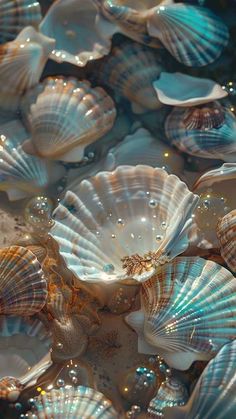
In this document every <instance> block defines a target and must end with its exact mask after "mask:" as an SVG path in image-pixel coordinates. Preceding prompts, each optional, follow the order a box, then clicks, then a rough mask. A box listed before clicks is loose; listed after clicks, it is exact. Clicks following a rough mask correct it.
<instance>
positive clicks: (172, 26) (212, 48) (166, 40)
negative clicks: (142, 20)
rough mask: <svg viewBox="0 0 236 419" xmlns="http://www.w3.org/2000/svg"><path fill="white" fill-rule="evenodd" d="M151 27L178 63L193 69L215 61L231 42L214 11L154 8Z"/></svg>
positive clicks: (171, 6)
mask: <svg viewBox="0 0 236 419" xmlns="http://www.w3.org/2000/svg"><path fill="white" fill-rule="evenodd" d="M147 28H148V33H149V35H150V36H152V37H156V38H157V39H159V41H161V42H162V44H163V45H164V46H165V48H166V49H167V50H168V51H169V52H170V54H171V55H173V57H174V58H175V59H176V60H177V61H179V62H180V63H182V64H185V65H186V66H190V67H202V66H205V65H207V64H210V63H212V62H214V61H215V60H216V59H217V58H218V57H219V56H220V55H221V53H222V51H223V49H224V48H225V46H226V45H227V43H228V39H229V32H228V28H227V26H226V25H225V24H224V23H223V21H222V20H221V19H220V18H219V17H218V16H216V15H215V14H214V13H213V12H212V11H211V10H209V9H207V8H205V7H196V6H190V5H186V4H183V3H179V4H170V5H166V6H165V5H164V6H159V7H156V8H155V9H153V13H152V14H151V15H150V16H149V18H148V22H147Z"/></svg>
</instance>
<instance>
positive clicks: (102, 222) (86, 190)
mask: <svg viewBox="0 0 236 419" xmlns="http://www.w3.org/2000/svg"><path fill="white" fill-rule="evenodd" d="M74 184H75V183H74ZM197 202H198V197H197V196H196V195H193V194H192V193H191V192H190V191H189V190H188V188H187V186H186V185H185V184H184V183H183V182H181V181H180V180H179V179H178V178H177V177H176V176H174V175H168V174H167V172H166V171H165V170H163V169H159V168H152V167H150V166H142V165H140V166H133V167H132V166H119V167H118V168H117V169H116V170H115V171H114V172H100V173H98V174H97V175H96V176H94V177H93V178H90V179H89V180H84V181H82V182H81V183H80V184H78V185H77V187H75V189H74V191H73V192H72V191H68V192H67V193H66V195H65V198H64V199H63V200H62V201H61V202H60V204H59V206H58V207H57V208H56V210H55V212H54V219H55V223H54V225H53V227H52V229H51V232H50V234H51V235H52V236H53V238H54V239H55V240H57V242H58V243H59V247H60V253H61V255H62V256H63V258H64V259H65V261H66V263H67V266H68V267H69V269H70V270H72V272H73V273H74V274H75V275H76V276H77V277H79V278H80V279H81V280H83V281H92V282H97V281H117V280H119V279H125V278H134V277H135V278H136V279H138V280H144V279H146V278H147V277H149V276H150V275H152V273H153V269H154V266H155V265H158V264H160V263H164V262H165V261H166V260H168V259H171V258H173V257H174V256H176V255H177V254H179V253H182V252H183V251H184V250H185V249H186V247H187V246H188V239H187V236H188V229H189V227H190V225H191V222H192V219H191V215H192V212H193V210H194V208H195V206H196V205H197ZM148 252H151V260H150V255H146V254H147V253H148ZM126 255H128V256H127V257H125V256H126ZM143 255H144V256H143ZM121 260H122V261H123V265H122V261H121ZM127 263H128V265H129V266H126V264H127Z"/></svg>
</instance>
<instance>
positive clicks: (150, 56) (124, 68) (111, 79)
mask: <svg viewBox="0 0 236 419" xmlns="http://www.w3.org/2000/svg"><path fill="white" fill-rule="evenodd" d="M161 71H162V64H161V63H160V61H159V59H158V58H157V56H156V53H155V51H152V50H151V49H149V48H147V47H145V46H142V45H140V44H137V43H133V42H132V43H131V42H128V41H127V42H126V43H124V44H123V45H122V46H121V47H115V48H113V50H112V52H111V55H109V57H107V58H106V59H105V60H104V62H103V64H102V66H101V68H100V80H101V81H102V82H103V83H104V84H105V85H107V86H108V87H110V88H112V89H113V90H114V92H115V93H116V94H119V95H120V96H122V97H124V98H126V99H128V100H129V101H131V102H133V103H134V105H133V110H134V111H135V112H137V113H138V112H142V111H145V110H147V109H158V108H159V107H160V106H162V105H161V104H160V102H159V100H158V98H157V94H156V92H155V90H154V88H153V86H152V84H153V82H154V81H155V80H156V79H157V78H158V77H159V75H160V73H161ZM135 105H136V106H135Z"/></svg>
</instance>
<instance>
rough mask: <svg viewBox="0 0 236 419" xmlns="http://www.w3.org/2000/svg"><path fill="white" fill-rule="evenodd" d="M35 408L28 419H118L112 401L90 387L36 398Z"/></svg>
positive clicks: (65, 389)
mask: <svg viewBox="0 0 236 419" xmlns="http://www.w3.org/2000/svg"><path fill="white" fill-rule="evenodd" d="M34 400H35V408H34V411H33V412H32V413H30V412H28V417H29V418H31V417H36V418H38V419H49V418H50V419H59V418H63V419H64V418H65V419H66V418H70V419H79V418H81V419H82V418H83V419H98V418H101V419H118V418H120V416H119V415H118V413H117V412H116V411H115V409H114V408H113V406H112V403H111V402H110V400H108V399H107V398H106V397H105V396H104V395H103V394H102V393H100V392H99V391H96V390H94V389H92V388H90V387H84V386H78V387H75V388H74V387H69V388H60V389H59V390H54V389H53V390H51V391H50V392H48V393H46V394H44V395H41V396H39V397H35V399H34Z"/></svg>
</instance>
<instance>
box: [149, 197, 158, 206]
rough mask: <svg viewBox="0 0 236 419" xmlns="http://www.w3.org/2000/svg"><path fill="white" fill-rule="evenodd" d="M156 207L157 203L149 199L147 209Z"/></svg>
mask: <svg viewBox="0 0 236 419" xmlns="http://www.w3.org/2000/svg"><path fill="white" fill-rule="evenodd" d="M157 205H158V202H157V200H156V199H150V201H149V207H150V208H156V207H157Z"/></svg>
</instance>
